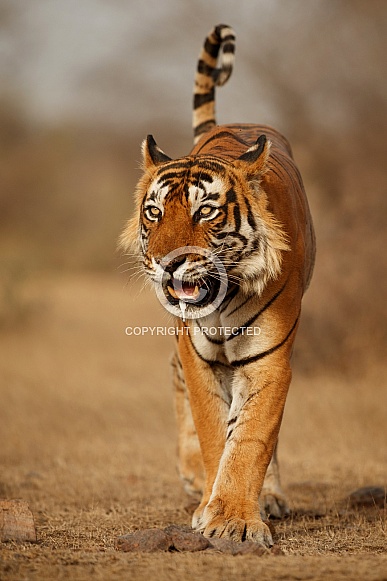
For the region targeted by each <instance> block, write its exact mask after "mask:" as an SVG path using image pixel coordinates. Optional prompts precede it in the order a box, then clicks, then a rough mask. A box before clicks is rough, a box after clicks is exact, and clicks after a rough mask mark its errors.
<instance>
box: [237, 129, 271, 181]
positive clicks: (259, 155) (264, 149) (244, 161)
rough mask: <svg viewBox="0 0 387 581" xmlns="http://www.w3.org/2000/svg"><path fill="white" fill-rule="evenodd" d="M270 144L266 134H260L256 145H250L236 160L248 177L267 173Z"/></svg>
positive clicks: (238, 166)
mask: <svg viewBox="0 0 387 581" xmlns="http://www.w3.org/2000/svg"><path fill="white" fill-rule="evenodd" d="M270 146H271V143H270V141H268V140H267V139H266V135H260V136H259V137H258V139H257V141H256V142H255V143H254V145H252V146H251V147H249V149H248V150H247V151H245V153H243V154H242V155H241V156H240V157H239V158H238V159H237V160H236V161H235V162H234V165H235V166H236V167H237V168H239V169H241V170H242V171H243V173H244V174H245V175H246V176H247V177H248V178H252V177H254V176H258V175H259V174H263V173H265V171H266V165H267V160H268V158H269V153H270Z"/></svg>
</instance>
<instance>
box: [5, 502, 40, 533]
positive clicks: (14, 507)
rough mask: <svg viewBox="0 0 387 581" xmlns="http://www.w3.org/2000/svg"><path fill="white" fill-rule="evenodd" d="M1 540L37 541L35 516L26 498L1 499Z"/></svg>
mask: <svg viewBox="0 0 387 581" xmlns="http://www.w3.org/2000/svg"><path fill="white" fill-rule="evenodd" d="M0 540H1V541H22V542H24V541H30V542H33V543H35V542H36V530H35V523H34V517H33V514H32V512H31V511H30V508H29V506H28V504H27V502H25V501H24V500H0Z"/></svg>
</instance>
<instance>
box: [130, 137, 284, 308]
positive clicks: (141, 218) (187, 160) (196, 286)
mask: <svg viewBox="0 0 387 581" xmlns="http://www.w3.org/2000/svg"><path fill="white" fill-rule="evenodd" d="M268 151H269V146H268V144H267V142H266V140H264V142H263V140H262V139H261V142H260V143H258V142H257V144H256V145H255V146H254V147H253V148H250V149H249V150H248V151H247V152H246V154H245V156H242V157H240V158H239V159H237V160H235V161H227V160H224V159H221V158H219V157H215V156H212V155H200V156H188V157H184V158H182V159H178V160H171V159H170V158H169V157H167V156H166V155H165V154H164V153H163V152H162V151H161V150H160V149H159V148H158V147H157V145H156V143H155V142H154V140H153V138H152V137H151V136H149V137H148V139H147V141H146V142H145V143H144V147H143V153H144V165H145V174H144V176H143V178H142V179H141V180H140V183H139V186H138V191H137V193H138V199H137V206H138V207H137V214H136V216H135V218H134V219H133V220H132V221H131V222H130V223H129V226H128V228H127V230H126V231H125V232H124V234H123V236H122V241H123V245H124V246H128V241H130V239H131V241H132V242H133V238H134V236H135V237H136V241H137V245H138V248H139V250H140V254H141V256H142V260H143V266H144V269H145V272H146V273H147V275H148V276H149V277H150V278H151V279H152V280H153V281H155V282H156V283H159V284H162V287H163V292H164V294H165V296H166V297H167V299H168V301H169V303H170V304H172V305H177V304H179V303H181V301H183V302H184V303H185V304H187V305H188V306H189V308H190V309H191V310H192V309H195V308H198V307H204V306H206V305H208V304H209V303H211V301H213V300H214V297H215V296H217V294H218V293H219V289H220V286H221V285H222V284H223V283H224V282H225V280H228V284H230V283H231V284H236V285H238V286H241V287H242V288H244V289H245V290H246V291H247V292H251V291H257V290H258V291H259V292H262V289H263V286H264V284H265V283H266V281H267V280H268V278H270V277H275V276H277V274H278V273H279V270H280V261H281V256H280V250H283V249H285V248H286V243H285V239H284V236H283V235H282V233H281V232H280V230H279V226H278V224H277V223H276V222H275V220H274V218H273V216H272V215H271V214H270V212H269V211H268V210H267V207H266V206H267V200H266V196H265V193H264V192H263V191H262V190H261V189H260V185H259V183H260V178H261V175H262V173H263V172H264V169H265V164H266V162H267V157H268ZM219 262H220V263H221V265H222V267H223V270H222V272H223V273H224V275H223V276H222V275H221V274H220V270H219V267H218V264H219Z"/></svg>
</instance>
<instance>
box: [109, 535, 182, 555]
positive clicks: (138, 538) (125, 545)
mask: <svg viewBox="0 0 387 581" xmlns="http://www.w3.org/2000/svg"><path fill="white" fill-rule="evenodd" d="M115 547H116V549H118V550H119V551H125V552H129V553H133V552H136V553H137V552H138V553H155V552H156V551H168V550H169V549H170V548H171V547H172V541H171V538H170V536H169V535H168V534H167V533H165V532H164V531H162V530H160V529H144V530H141V531H135V532H134V533H130V534H128V535H122V536H120V537H117V539H116V543H115Z"/></svg>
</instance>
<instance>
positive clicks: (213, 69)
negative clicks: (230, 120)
mask: <svg viewBox="0 0 387 581" xmlns="http://www.w3.org/2000/svg"><path fill="white" fill-rule="evenodd" d="M219 51H220V56H219ZM234 52H235V34H234V31H233V29H232V28H231V27H230V26H227V25H225V24H218V26H215V28H214V29H213V30H212V31H211V32H210V34H209V35H208V36H207V38H206V40H205V41H204V45H203V48H202V50H201V53H200V55H199V61H198V66H197V70H196V75H195V85H194V102H193V119H192V126H193V131H194V144H196V143H197V142H198V141H199V139H200V138H201V136H202V135H203V133H207V131H210V129H212V128H213V127H215V125H216V121H215V86H218V87H221V86H222V85H224V84H225V83H226V81H227V80H228V78H229V77H230V75H231V72H232V67H233V64H234ZM218 57H219V66H218V67H217V66H216V65H217V63H218Z"/></svg>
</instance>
